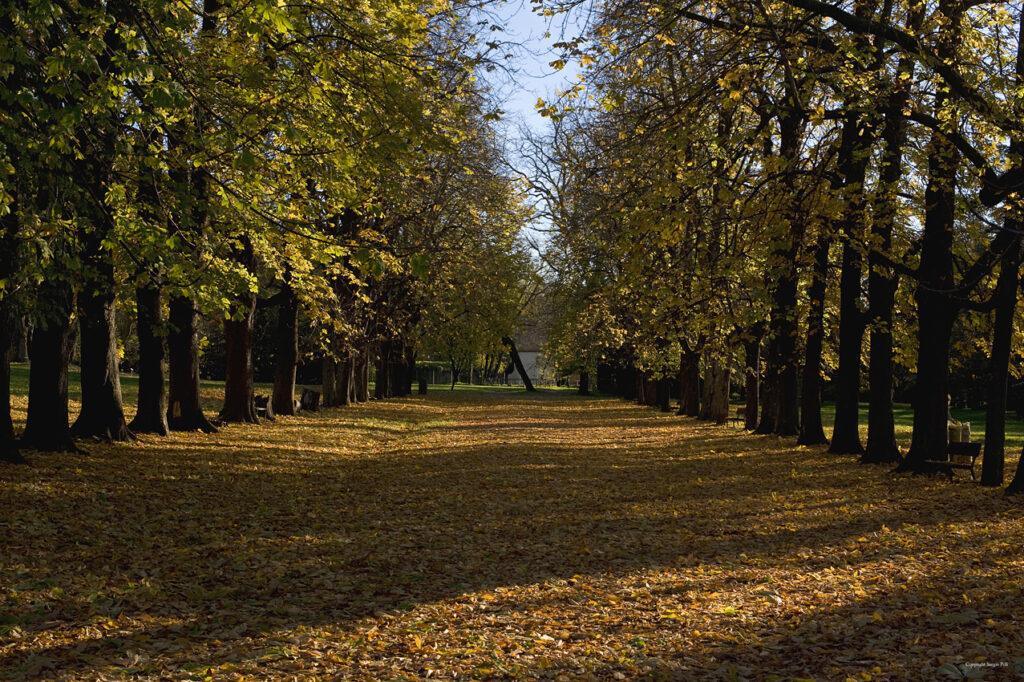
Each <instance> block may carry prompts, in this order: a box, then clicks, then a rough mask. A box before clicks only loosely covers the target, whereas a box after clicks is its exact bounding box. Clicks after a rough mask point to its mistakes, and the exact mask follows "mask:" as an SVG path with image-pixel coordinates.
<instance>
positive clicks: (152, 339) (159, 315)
mask: <svg viewBox="0 0 1024 682" xmlns="http://www.w3.org/2000/svg"><path fill="white" fill-rule="evenodd" d="M135 308H136V320H137V324H138V328H139V332H138V335H139V399H138V404H137V406H136V409H135V418H134V419H132V422H131V424H129V428H131V430H132V431H133V432H135V433H155V434H158V435H161V436H166V435H167V433H168V430H169V429H168V426H167V386H166V384H165V382H164V360H165V358H166V356H167V352H166V350H165V347H164V332H163V329H162V328H161V327H162V326H163V309H162V306H161V301H160V285H159V284H158V283H157V282H154V281H151V282H149V283H147V284H143V285H140V286H138V287H136V289H135Z"/></svg>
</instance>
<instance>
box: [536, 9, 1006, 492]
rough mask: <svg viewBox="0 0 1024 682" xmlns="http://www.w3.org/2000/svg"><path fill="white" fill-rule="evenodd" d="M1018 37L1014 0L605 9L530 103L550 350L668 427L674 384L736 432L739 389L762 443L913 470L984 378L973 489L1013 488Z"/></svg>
mask: <svg viewBox="0 0 1024 682" xmlns="http://www.w3.org/2000/svg"><path fill="white" fill-rule="evenodd" d="M556 9H558V10H565V11H571V10H572V9H573V5H572V3H563V4H561V5H558V6H557V7H556ZM1022 30H1024V27H1022V23H1021V14H1020V10H1019V7H1016V6H1011V5H1009V4H1006V3H984V4H982V3H971V2H963V1H961V0H939V1H938V2H914V1H909V2H904V1H902V0H896V1H892V0H884V1H882V0H855V1H854V2H839V3H824V2H819V1H818V0H781V1H779V2H768V3H765V2H760V1H758V2H744V1H743V0H740V1H736V0H722V1H712V2H706V1H702V2H684V3H682V4H679V3H663V2H659V1H649V0H644V1H629V0H627V1H624V2H605V3H601V4H600V5H599V9H598V12H597V13H596V14H595V15H594V20H593V22H592V23H591V24H590V26H589V27H588V31H587V33H586V34H585V35H583V36H580V37H578V38H576V39H573V40H567V41H565V42H563V43H561V47H562V49H563V51H564V53H565V56H564V59H563V60H559V62H556V63H555V64H554V65H555V66H556V67H560V66H561V65H562V63H564V62H565V61H568V60H572V59H575V60H577V62H578V63H579V65H580V68H581V70H582V76H581V79H580V82H579V83H578V84H577V86H576V87H575V88H573V89H571V90H570V91H569V92H568V93H566V94H564V95H563V96H562V97H561V98H560V99H559V100H558V101H557V102H552V103H546V102H539V103H538V109H539V110H540V111H541V113H542V114H544V115H546V116H549V117H550V119H551V122H552V127H551V132H550V135H549V137H548V138H547V139H543V140H535V144H534V151H533V154H532V162H533V166H534V168H532V169H531V170H530V172H529V173H528V174H529V175H532V176H533V177H535V178H536V181H535V182H534V191H535V192H536V193H537V194H538V195H539V196H541V197H542V198H543V199H544V200H545V206H546V207H547V208H546V211H547V213H548V216H549V218H550V220H551V221H552V223H553V225H554V227H555V232H554V236H553V238H552V240H551V241H550V243H549V248H548V250H547V253H546V254H545V258H546V261H547V263H548V265H549V268H550V272H552V273H554V275H553V276H554V279H555V283H556V287H555V291H556V294H555V296H556V297H557V298H558V300H559V301H560V306H559V308H560V310H561V311H562V314H561V319H560V320H559V321H558V323H557V324H556V330H555V334H554V335H553V340H552V349H553V352H554V353H555V355H556V356H557V357H559V358H560V360H561V362H562V364H563V366H565V367H574V368H576V369H582V370H584V371H588V372H594V371H597V370H598V368H599V367H600V368H601V370H602V371H603V372H604V373H605V380H606V381H605V385H606V388H607V389H608V390H615V391H617V392H618V393H620V394H623V395H626V396H628V397H633V398H637V399H638V400H640V401H641V402H648V403H650V404H660V405H661V406H662V407H663V409H666V410H667V409H669V407H668V406H669V391H670V385H671V384H672V381H671V380H670V377H673V378H675V381H676V382H677V384H678V386H679V389H678V390H679V395H680V407H679V411H680V413H682V414H688V415H693V416H699V417H702V418H706V419H711V420H715V421H719V422H722V421H724V420H725V419H726V418H727V416H728V409H729V407H728V400H729V392H730V386H731V385H732V384H733V383H737V382H739V383H742V384H743V385H744V386H745V389H746V390H745V393H746V401H747V406H746V420H747V426H748V428H750V429H756V431H757V432H758V433H774V434H780V435H787V436H797V437H798V438H799V442H800V443H803V444H816V443H825V442H829V446H830V451H831V452H834V453H842V454H855V455H859V457H860V460H861V461H862V462H867V463H894V464H897V465H898V467H897V468H898V470H900V471H914V472H927V471H930V470H932V466H931V465H929V464H928V461H929V460H940V459H944V458H945V456H944V455H945V450H946V446H947V395H949V394H950V393H954V392H957V391H954V388H953V385H952V384H951V376H956V375H957V373H959V374H960V376H961V377H963V376H965V375H967V376H970V380H971V381H973V382H974V383H975V384H980V385H981V386H982V387H983V388H982V391H981V392H983V396H978V395H977V393H978V391H977V390H975V391H972V400H976V401H978V402H983V403H984V405H985V408H986V411H987V418H986V425H985V443H984V462H983V473H982V483H983V484H984V485H990V486H994V485H1000V484H1002V483H1003V480H1004V471H1003V469H1004V462H1005V457H1004V432H1005V418H1006V411H1007V383H1008V378H1009V377H1011V376H1012V377H1019V366H1018V362H1016V361H1013V362H1012V361H1011V360H1019V348H1020V329H1021V320H1020V319H1019V316H1020V312H1019V310H1018V307H1017V299H1018V289H1019V284H1018V283H1019V280H1020V263H1021V257H1022V254H1021V234H1022V233H1021V212H1020V197H1019V193H1018V190H1019V189H1020V188H1021V187H1022V186H1024V185H1022V183H1021V179H1022V177H1024V170H1022V159H1021V151H1022V150H1024V147H1022V146H1021V144H1022V138H1021V130H1022V129H1024V128H1022V122H1024V116H1022V114H1024V108H1022V98H1024V45H1022V40H1021V31H1022ZM734 367H742V368H743V377H742V379H740V378H734V377H733V376H732V373H733V369H734ZM951 373H952V374H951ZM613 374H614V376H613ZM826 377H827V378H828V379H830V382H829V391H830V393H831V394H832V397H833V398H834V400H835V403H836V411H835V423H834V429H833V433H832V438H831V440H830V441H827V440H826V438H825V432H824V428H823V424H822V417H821V413H822V410H821V408H822V391H823V382H824V379H825V378H826ZM865 385H866V388H867V391H868V401H867V402H868V412H869V419H868V433H867V440H866V442H862V440H861V437H860V433H859V429H858V409H859V403H860V396H861V391H862V388H863V387H864V386H865ZM894 390H899V392H900V395H901V397H905V398H909V399H910V401H911V402H912V403H913V409H914V422H913V437H912V442H911V446H910V450H909V452H908V453H906V454H905V455H904V454H901V453H900V451H899V449H898V447H897V443H896V437H895V420H894V416H893V396H894ZM964 392H965V393H966V391H964ZM1022 487H1024V473H1022V472H1021V471H1019V470H1018V473H1017V477H1016V479H1015V480H1014V482H1013V483H1011V485H1010V488H1009V491H1011V492H1019V491H1021V489H1022Z"/></svg>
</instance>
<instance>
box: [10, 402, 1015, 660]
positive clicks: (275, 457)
mask: <svg viewBox="0 0 1024 682" xmlns="http://www.w3.org/2000/svg"><path fill="white" fill-rule="evenodd" d="M2 473H3V478H2V479H0V508H2V509H3V515H2V517H0V526H2V529H3V534H2V539H0V677H3V678H5V679H8V678H10V679H121V678H125V677H128V678H133V679H154V680H155V679H161V680H163V679H182V680H183V679H313V678H316V679H362V680H378V679H422V678H427V677H430V678H437V679H498V678H510V677H511V678H524V679H533V678H540V679H551V678H554V679H602V680H603V679H637V678H641V677H647V678H651V679H682V680H688V679H800V678H804V679H848V678H852V679H857V680H868V679H905V680H922V679H937V678H939V679H941V678H942V676H943V671H945V672H946V673H949V674H950V675H953V674H954V673H957V674H960V673H963V672H969V673H971V674H978V673H984V674H985V675H986V679H1006V678H1009V677H1011V676H1012V675H1013V674H1014V672H1013V671H1014V670H1015V668H1014V666H1017V668H1016V670H1017V671H1019V670H1020V661H1019V660H1015V657H1019V656H1020V655H1021V652H1022V651H1024V634H1022V631H1021V629H1020V627H1019V623H1018V622H1017V617H1018V615H1019V605H1020V583H1019V576H1020V574H1021V570H1022V568H1024V566H1022V560H1021V554H1020V538H1021V537H1022V535H1024V521H1022V520H1021V514H1020V507H1019V504H1017V503H1015V502H1014V501H1013V499H1012V498H1006V497H1004V496H1003V495H1002V491H1000V490H998V489H979V488H978V487H976V486H973V485H969V484H968V483H966V481H965V480H964V479H959V480H957V481H956V482H955V483H954V484H952V485H950V484H949V483H948V482H946V481H945V480H944V479H942V478H939V479H931V478H927V477H893V476H892V474H890V473H889V472H888V471H887V470H886V469H884V468H876V467H863V466H858V465H856V464H855V463H854V460H853V459H852V458H847V457H836V456H834V455H828V454H826V453H825V452H824V450H823V449H822V448H817V447H815V448H797V447H794V446H793V445H792V441H791V440H789V439H780V438H777V437H773V436H753V435H748V434H746V433H744V432H742V431H739V430H731V429H729V428H727V427H721V426H713V425H710V424H707V423H705V422H697V421H694V420H692V419H689V418H682V417H676V416H669V415H662V414H659V413H657V412H654V411H650V410H644V409H642V408H638V407H635V406H632V405H629V404H626V403H623V402H619V401H615V400H610V399H596V398H595V399H582V398H576V397H575V396H568V395H567V394H564V393H554V392H549V393H542V394H540V395H539V396H535V397H529V396H526V395H524V394H522V393H517V392H511V391H507V390H504V391H503V390H494V391H492V392H475V393H474V392H454V393H447V392H443V393H431V394H430V395H429V396H418V397H415V398H407V399H404V400H400V401H391V402H372V403H368V404H363V405H358V406H351V407H349V408H345V409H343V410H327V411H326V412H324V413H322V414H319V415H311V416H299V417H286V418H280V419H279V420H278V421H277V423H276V424H274V425H273V426H270V425H263V426H252V425H236V426H231V427H227V428H224V429H222V430H221V431H220V432H219V433H218V434H216V435H214V436H204V435H201V434H191V433H175V434H171V435H170V436H168V437H166V438H158V437H155V436H142V440H141V442H139V443H135V444H94V445H90V446H89V456H86V457H83V456H80V455H71V454H60V453H57V454H45V455H43V454H40V455H39V456H37V457H35V458H34V459H33V463H32V466H29V467H7V468H5V469H3V472H2ZM973 664H979V665H973ZM980 664H985V665H984V666H983V665H980ZM1004 666H1005V667H1004Z"/></svg>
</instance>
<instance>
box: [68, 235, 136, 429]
mask: <svg viewBox="0 0 1024 682" xmlns="http://www.w3.org/2000/svg"><path fill="white" fill-rule="evenodd" d="M89 241H92V240H91V239H90V240H89ZM87 248H89V249H90V250H89V251H87V252H86V260H87V262H90V263H91V265H92V267H93V268H94V270H93V272H94V273H95V274H94V276H93V277H92V278H91V281H90V282H89V283H88V284H87V286H86V290H85V291H83V292H82V293H81V294H80V295H79V298H78V314H79V329H80V330H81V332H80V333H81V338H82V374H81V376H82V411H81V412H80V413H79V415H78V419H76V420H75V423H74V425H73V426H72V427H71V433H72V435H73V436H75V437H77V438H97V439H100V440H105V441H128V440H133V439H134V436H133V435H132V433H131V431H129V430H128V424H127V423H125V418H124V406H123V403H122V400H121V376H120V373H119V371H118V363H117V336H116V332H115V328H114V314H115V313H114V268H113V265H112V264H111V263H110V262H109V261H108V260H107V258H106V254H103V253H102V252H101V247H100V245H99V244H94V245H92V246H91V247H87Z"/></svg>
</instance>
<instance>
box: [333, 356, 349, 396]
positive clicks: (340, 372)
mask: <svg viewBox="0 0 1024 682" xmlns="http://www.w3.org/2000/svg"><path fill="white" fill-rule="evenodd" d="M352 365H353V362H352V353H350V352H346V353H345V355H344V357H343V358H342V359H341V361H340V362H338V363H337V366H336V367H335V375H334V376H335V379H334V386H335V391H336V393H337V403H336V404H337V405H338V406H345V405H349V404H351V403H352V402H353V401H352V395H353V389H352V383H353V376H352Z"/></svg>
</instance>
